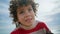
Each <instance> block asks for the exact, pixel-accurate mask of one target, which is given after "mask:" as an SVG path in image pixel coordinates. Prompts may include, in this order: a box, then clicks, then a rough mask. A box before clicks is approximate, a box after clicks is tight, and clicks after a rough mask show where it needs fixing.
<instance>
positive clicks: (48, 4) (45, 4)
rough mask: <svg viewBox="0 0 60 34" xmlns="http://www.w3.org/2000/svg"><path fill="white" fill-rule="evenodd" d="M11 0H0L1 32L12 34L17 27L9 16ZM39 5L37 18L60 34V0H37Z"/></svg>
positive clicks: (1, 33)
mask: <svg viewBox="0 0 60 34" xmlns="http://www.w3.org/2000/svg"><path fill="white" fill-rule="evenodd" d="M9 2H10V0H0V34H10V32H12V31H13V30H14V28H15V25H14V24H12V18H11V17H9V16H10V14H9V9H8V8H9ZM35 2H36V3H38V4H39V7H37V9H38V11H37V17H36V20H39V21H44V22H45V23H46V24H47V26H48V27H49V29H50V30H51V31H52V32H53V33H54V34H60V0H35Z"/></svg>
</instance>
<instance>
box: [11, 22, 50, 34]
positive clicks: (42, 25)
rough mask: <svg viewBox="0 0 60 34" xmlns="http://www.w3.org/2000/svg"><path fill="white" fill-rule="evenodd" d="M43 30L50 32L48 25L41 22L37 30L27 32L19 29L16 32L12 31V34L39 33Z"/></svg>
mask: <svg viewBox="0 0 60 34" xmlns="http://www.w3.org/2000/svg"><path fill="white" fill-rule="evenodd" d="M43 28H45V29H46V31H49V29H48V27H47V26H46V24H44V23H43V22H41V23H38V24H37V26H36V27H35V28H33V29H31V30H25V29H22V28H18V29H15V31H12V32H11V34H28V33H31V32H35V31H38V30H40V29H43Z"/></svg>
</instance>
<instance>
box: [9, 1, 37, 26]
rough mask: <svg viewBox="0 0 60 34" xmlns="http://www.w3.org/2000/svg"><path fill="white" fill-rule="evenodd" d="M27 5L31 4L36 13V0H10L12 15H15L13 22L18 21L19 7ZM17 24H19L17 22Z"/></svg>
mask: <svg viewBox="0 0 60 34" xmlns="http://www.w3.org/2000/svg"><path fill="white" fill-rule="evenodd" d="M24 5H25V6H26V5H31V6H32V8H33V11H34V12H35V13H36V5H37V3H35V2H34V0H11V1H10V7H9V10H10V16H12V17H13V22H14V23H16V22H17V11H16V10H17V7H22V6H24ZM16 26H17V24H16Z"/></svg>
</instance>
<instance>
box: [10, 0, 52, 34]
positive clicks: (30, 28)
mask: <svg viewBox="0 0 60 34" xmlns="http://www.w3.org/2000/svg"><path fill="white" fill-rule="evenodd" d="M10 4H11V5H10V14H11V15H12V17H13V22H14V23H15V24H16V29H15V30H14V31H12V32H11V34H52V33H51V31H50V30H49V29H48V27H47V26H46V24H44V23H43V22H39V21H36V20H35V15H36V5H37V4H36V3H35V2H34V0H11V1H10Z"/></svg>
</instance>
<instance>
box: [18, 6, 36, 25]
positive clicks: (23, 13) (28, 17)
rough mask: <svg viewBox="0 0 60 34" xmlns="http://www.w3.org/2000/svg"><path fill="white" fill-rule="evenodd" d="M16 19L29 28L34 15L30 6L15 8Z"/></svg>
mask: <svg viewBox="0 0 60 34" xmlns="http://www.w3.org/2000/svg"><path fill="white" fill-rule="evenodd" d="M17 18H18V22H20V23H21V24H22V25H24V26H31V25H32V23H34V21H35V13H34V11H33V8H32V6H31V5H27V6H22V7H18V8H17Z"/></svg>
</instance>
